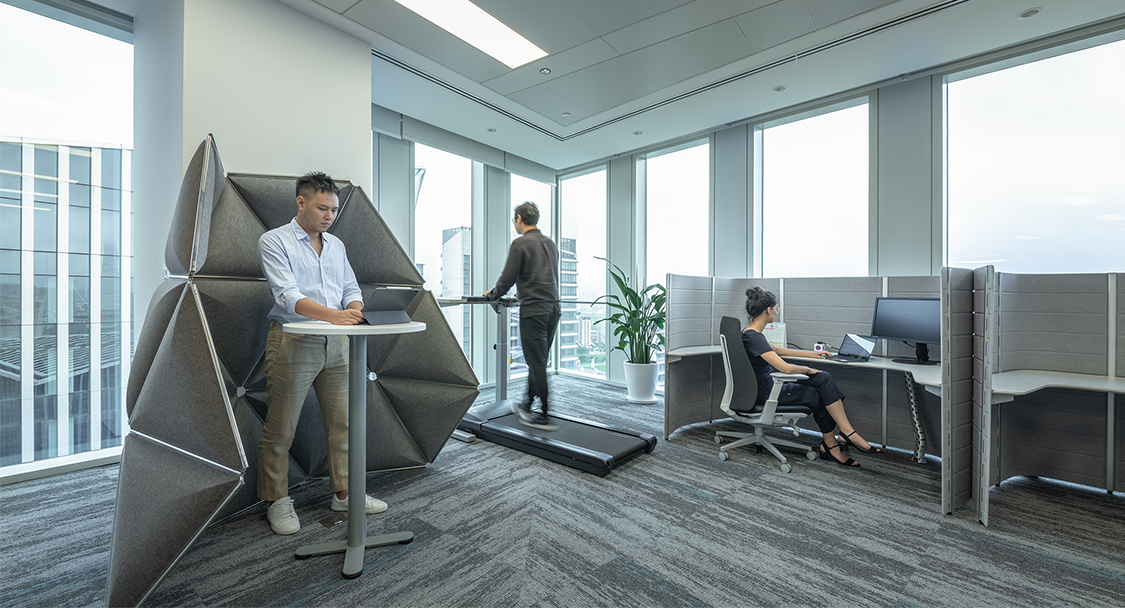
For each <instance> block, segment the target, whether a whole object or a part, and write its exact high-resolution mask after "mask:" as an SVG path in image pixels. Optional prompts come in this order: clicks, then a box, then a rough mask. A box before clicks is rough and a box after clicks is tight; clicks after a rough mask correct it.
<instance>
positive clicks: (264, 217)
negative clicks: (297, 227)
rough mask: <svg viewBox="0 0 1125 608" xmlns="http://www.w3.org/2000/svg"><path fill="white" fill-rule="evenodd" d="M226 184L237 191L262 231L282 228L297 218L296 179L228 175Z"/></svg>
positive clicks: (274, 176)
mask: <svg viewBox="0 0 1125 608" xmlns="http://www.w3.org/2000/svg"><path fill="white" fill-rule="evenodd" d="M227 180H228V181H230V183H231V185H233V186H234V187H235V188H237V189H238V193H239V194H240V195H242V200H244V201H246V204H247V205H248V206H249V207H250V209H251V210H252V211H253V212H254V215H256V216H258V220H259V221H261V223H262V225H264V226H265V227H266V230H273V229H274V228H277V227H278V226H284V225H285V224H288V223H289V220H291V219H293V218H294V217H295V216H296V215H297V202H296V201H297V195H296V193H295V189H296V187H297V179H296V178H294V177H281V176H277V175H252V174H248V173H231V174H230V175H227Z"/></svg>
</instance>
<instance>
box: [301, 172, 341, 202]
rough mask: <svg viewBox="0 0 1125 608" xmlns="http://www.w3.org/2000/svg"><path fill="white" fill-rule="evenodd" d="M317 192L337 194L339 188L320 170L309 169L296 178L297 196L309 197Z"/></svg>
mask: <svg viewBox="0 0 1125 608" xmlns="http://www.w3.org/2000/svg"><path fill="white" fill-rule="evenodd" d="M317 192H330V193H332V194H339V193H340V188H339V186H337V185H336V182H334V181H332V178H331V177H330V176H329V175H328V174H327V173H324V172H322V171H310V172H308V173H306V174H304V175H302V176H301V177H299V178H298V179H297V196H303V197H305V198H309V197H311V196H312V195H314V194H316V193H317Z"/></svg>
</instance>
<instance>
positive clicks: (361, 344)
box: [282, 321, 426, 578]
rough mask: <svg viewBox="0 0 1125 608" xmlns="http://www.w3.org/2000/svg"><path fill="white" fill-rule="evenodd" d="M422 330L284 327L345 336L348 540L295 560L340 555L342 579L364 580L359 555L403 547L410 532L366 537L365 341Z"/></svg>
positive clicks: (405, 326) (303, 552) (414, 326)
mask: <svg viewBox="0 0 1125 608" xmlns="http://www.w3.org/2000/svg"><path fill="white" fill-rule="evenodd" d="M425 329H426V324H425V323H418V322H415V321H411V322H410V323H394V324H389V325H333V324H331V323H323V322H308V323H286V324H285V325H283V326H282V330H283V331H285V333H289V334H306V335H313V336H348V342H349V345H348V538H347V540H342V541H335V542H331V543H320V544H317V545H306V546H304V547H301V548H299V549H297V558H298V559H304V558H307V557H313V556H314V555H329V554H334V553H343V554H344V578H355V577H357V576H359V575H360V574H363V552H364V551H365V550H366V549H367V548H368V547H385V546H387V545H394V544H406V543H408V542H410V541H412V540H414V533H413V532H395V533H392V534H383V535H380V536H367V512H366V511H367V508H366V495H367V483H366V479H367V386H366V385H367V336H373V335H386V334H405V333H412V332H417V331H423V330H425Z"/></svg>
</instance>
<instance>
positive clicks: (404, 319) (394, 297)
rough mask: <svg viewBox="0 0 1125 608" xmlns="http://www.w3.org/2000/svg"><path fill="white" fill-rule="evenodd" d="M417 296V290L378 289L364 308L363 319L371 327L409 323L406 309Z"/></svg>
mask: <svg viewBox="0 0 1125 608" xmlns="http://www.w3.org/2000/svg"><path fill="white" fill-rule="evenodd" d="M416 295H418V290H417V289H410V288H406V289H404V288H398V287H378V288H376V289H375V292H374V293H372V294H371V297H370V298H368V299H367V303H366V304H365V305H364V306H363V318H364V319H366V320H367V323H368V324H370V325H391V324H393V323H409V322H410V315H408V314H406V308H407V307H408V306H410V303H411V302H413V301H414V296H416Z"/></svg>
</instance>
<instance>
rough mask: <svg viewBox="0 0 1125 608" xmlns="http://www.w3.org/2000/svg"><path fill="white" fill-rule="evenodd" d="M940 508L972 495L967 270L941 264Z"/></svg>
mask: <svg viewBox="0 0 1125 608" xmlns="http://www.w3.org/2000/svg"><path fill="white" fill-rule="evenodd" d="M941 315H942V316H941V352H943V353H945V355H944V356H943V357H942V358H941V395H942V399H941V436H942V441H941V510H942V512H943V513H952V512H953V509H956V508H957V507H959V506H961V505H963V504H965V503H967V502H969V500H971V499H972V483H973V475H972V471H973V411H974V410H973V404H974V402H973V272H972V271H971V270H967V269H965V268H948V267H946V268H942V269H941Z"/></svg>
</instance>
